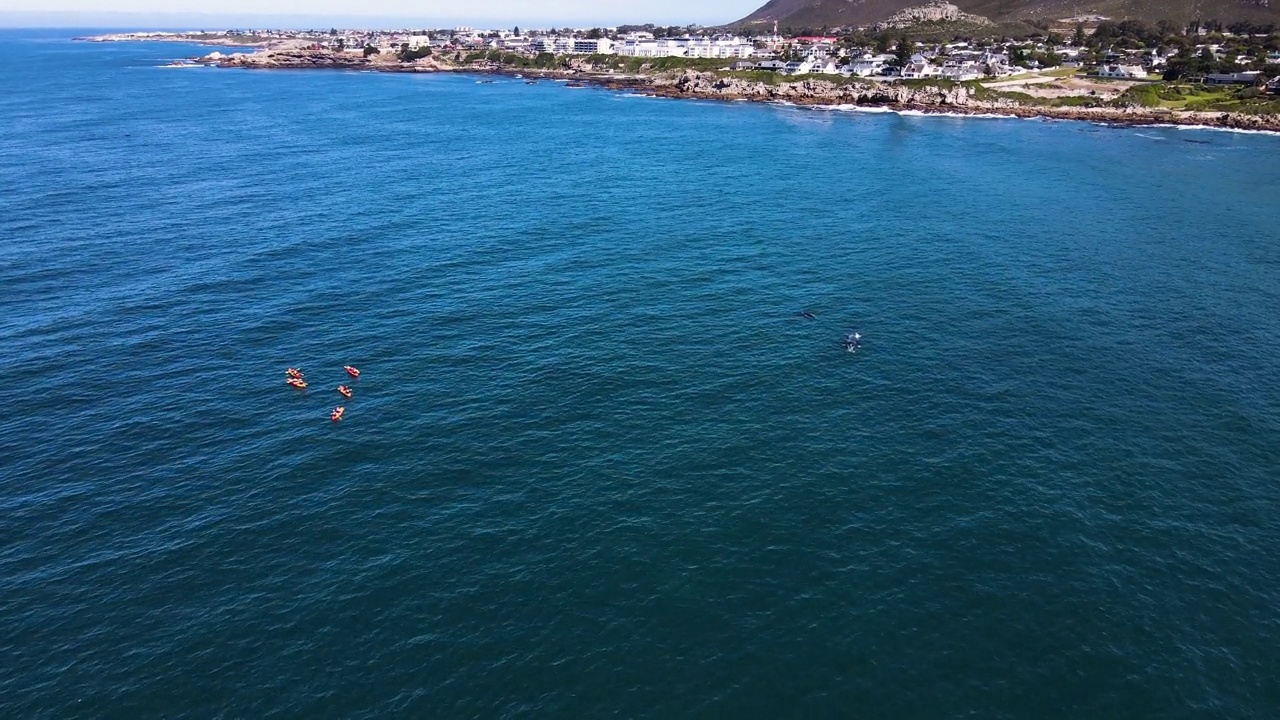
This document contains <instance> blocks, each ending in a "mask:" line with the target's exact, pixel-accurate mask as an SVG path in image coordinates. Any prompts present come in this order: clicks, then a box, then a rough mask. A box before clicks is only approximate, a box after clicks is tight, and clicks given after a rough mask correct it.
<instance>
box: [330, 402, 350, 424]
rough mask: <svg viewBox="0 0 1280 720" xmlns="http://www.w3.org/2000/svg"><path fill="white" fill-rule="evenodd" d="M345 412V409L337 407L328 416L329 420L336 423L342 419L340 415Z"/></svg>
mask: <svg viewBox="0 0 1280 720" xmlns="http://www.w3.org/2000/svg"><path fill="white" fill-rule="evenodd" d="M346 411H347V409H346V408H344V407H342V406H341V405H339V406H338V407H336V408H334V409H333V412H332V413H330V414H329V419H330V420H332V421H334V422H338V421H339V420H341V419H342V414H343V413H345V412H346Z"/></svg>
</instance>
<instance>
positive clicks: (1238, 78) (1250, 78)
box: [1204, 70, 1262, 85]
mask: <svg viewBox="0 0 1280 720" xmlns="http://www.w3.org/2000/svg"><path fill="white" fill-rule="evenodd" d="M1261 74H1262V73H1260V72H1258V71H1257V70H1253V71H1250V72H1238V73H1209V74H1208V75H1205V76H1204V84H1205V85H1252V84H1254V83H1256V82H1258V76H1259V75H1261Z"/></svg>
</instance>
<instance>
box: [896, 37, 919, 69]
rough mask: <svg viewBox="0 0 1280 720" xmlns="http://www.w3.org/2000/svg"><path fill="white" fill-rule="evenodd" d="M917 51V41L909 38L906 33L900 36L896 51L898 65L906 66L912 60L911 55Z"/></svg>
mask: <svg viewBox="0 0 1280 720" xmlns="http://www.w3.org/2000/svg"><path fill="white" fill-rule="evenodd" d="M915 52H916V47H915V43H913V42H911V41H910V40H908V39H907V36H906V35H903V36H902V37H900V38H898V47H897V48H896V50H895V52H894V59H896V60H897V61H898V67H906V66H907V65H908V64H910V62H911V56H912V55H914V54H915Z"/></svg>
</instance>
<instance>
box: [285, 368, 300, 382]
mask: <svg viewBox="0 0 1280 720" xmlns="http://www.w3.org/2000/svg"><path fill="white" fill-rule="evenodd" d="M284 374H285V375H288V376H289V377H291V378H297V379H298V380H301V379H302V371H301V370H299V369H298V368H289V369H288V370H285V371H284Z"/></svg>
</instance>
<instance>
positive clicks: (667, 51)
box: [614, 40, 685, 58]
mask: <svg viewBox="0 0 1280 720" xmlns="http://www.w3.org/2000/svg"><path fill="white" fill-rule="evenodd" d="M614 51H615V52H616V53H617V54H618V55H624V56H626V57H641V58H659V57H684V53H685V48H684V46H683V45H680V44H678V43H676V41H674V40H626V41H624V42H621V43H618V46H617V47H616V48H614Z"/></svg>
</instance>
